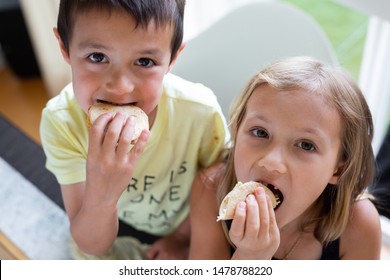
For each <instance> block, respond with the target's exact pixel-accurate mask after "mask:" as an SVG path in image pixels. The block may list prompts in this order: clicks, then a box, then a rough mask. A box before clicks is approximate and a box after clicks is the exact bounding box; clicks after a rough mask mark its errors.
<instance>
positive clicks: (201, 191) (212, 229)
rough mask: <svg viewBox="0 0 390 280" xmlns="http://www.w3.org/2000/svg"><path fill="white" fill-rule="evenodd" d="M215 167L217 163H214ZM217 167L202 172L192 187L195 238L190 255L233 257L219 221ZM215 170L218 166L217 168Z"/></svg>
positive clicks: (192, 240)
mask: <svg viewBox="0 0 390 280" xmlns="http://www.w3.org/2000/svg"><path fill="white" fill-rule="evenodd" d="M214 168H215V167H214ZM214 168H213V167H211V168H209V169H207V170H205V171H202V172H199V173H198V175H197V176H196V178H195V180H194V182H193V185H192V189H191V198H190V203H191V211H190V220H191V242H190V253H189V259H198V260H211V259H230V258H231V255H230V245H229V243H228V241H227V239H226V236H225V233H224V231H223V228H222V224H221V222H217V221H216V220H217V215H218V209H219V205H217V197H216V188H217V184H216V183H215V182H216V181H217V178H212V174H215V172H213V171H212V170H213V169H214ZM214 170H215V169H214Z"/></svg>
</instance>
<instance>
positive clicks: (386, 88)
mask: <svg viewBox="0 0 390 280" xmlns="http://www.w3.org/2000/svg"><path fill="white" fill-rule="evenodd" d="M334 1H335V2H339V3H341V4H344V5H346V6H348V7H350V8H353V9H356V10H358V11H360V12H364V13H366V14H368V15H371V19H370V22H369V27H368V33H367V39H366V44H365V48H364V53H363V60H362V65H361V71H360V77H359V85H360V87H361V89H362V91H363V92H364V94H365V96H366V99H367V102H368V105H369V106H370V109H371V112H372V115H373V119H374V126H375V134H374V140H373V144H372V146H373V149H374V152H375V153H377V152H378V151H379V148H380V145H381V144H382V141H383V138H384V136H385V135H386V131H387V129H388V125H389V123H388V117H389V111H390V1H389V0H370V1H367V0H334Z"/></svg>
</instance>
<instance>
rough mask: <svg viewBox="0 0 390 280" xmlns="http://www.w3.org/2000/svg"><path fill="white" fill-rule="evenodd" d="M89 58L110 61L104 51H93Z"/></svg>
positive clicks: (97, 60) (94, 60)
mask: <svg viewBox="0 0 390 280" xmlns="http://www.w3.org/2000/svg"><path fill="white" fill-rule="evenodd" d="M88 58H89V59H90V60H91V61H92V62H107V61H108V59H107V58H106V56H105V55H104V54H102V53H93V54H91V55H89V56H88Z"/></svg>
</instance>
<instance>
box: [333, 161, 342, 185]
mask: <svg viewBox="0 0 390 280" xmlns="http://www.w3.org/2000/svg"><path fill="white" fill-rule="evenodd" d="M344 164H345V163H344V162H339V163H338V165H337V167H336V169H335V171H334V173H333V176H332V177H331V178H330V180H329V184H332V185H337V184H338V182H339V179H340V176H341V174H342V173H343V170H344Z"/></svg>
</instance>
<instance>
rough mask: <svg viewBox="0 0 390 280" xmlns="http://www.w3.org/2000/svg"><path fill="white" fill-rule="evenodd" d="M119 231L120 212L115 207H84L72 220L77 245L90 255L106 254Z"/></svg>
mask: <svg viewBox="0 0 390 280" xmlns="http://www.w3.org/2000/svg"><path fill="white" fill-rule="evenodd" d="M117 233H118V213H117V208H116V207H114V208H112V207H109V208H108V207H106V208H103V207H93V208H91V207H82V208H81V209H80V211H79V213H78V214H77V215H76V216H75V217H74V218H73V220H72V221H71V234H72V238H73V239H74V241H75V242H76V244H77V246H78V247H79V248H80V249H81V250H82V251H83V252H85V253H87V254H90V255H95V256H99V255H103V254H105V253H106V252H107V251H108V250H109V249H110V247H111V245H112V244H113V242H114V241H115V239H116V237H117Z"/></svg>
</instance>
